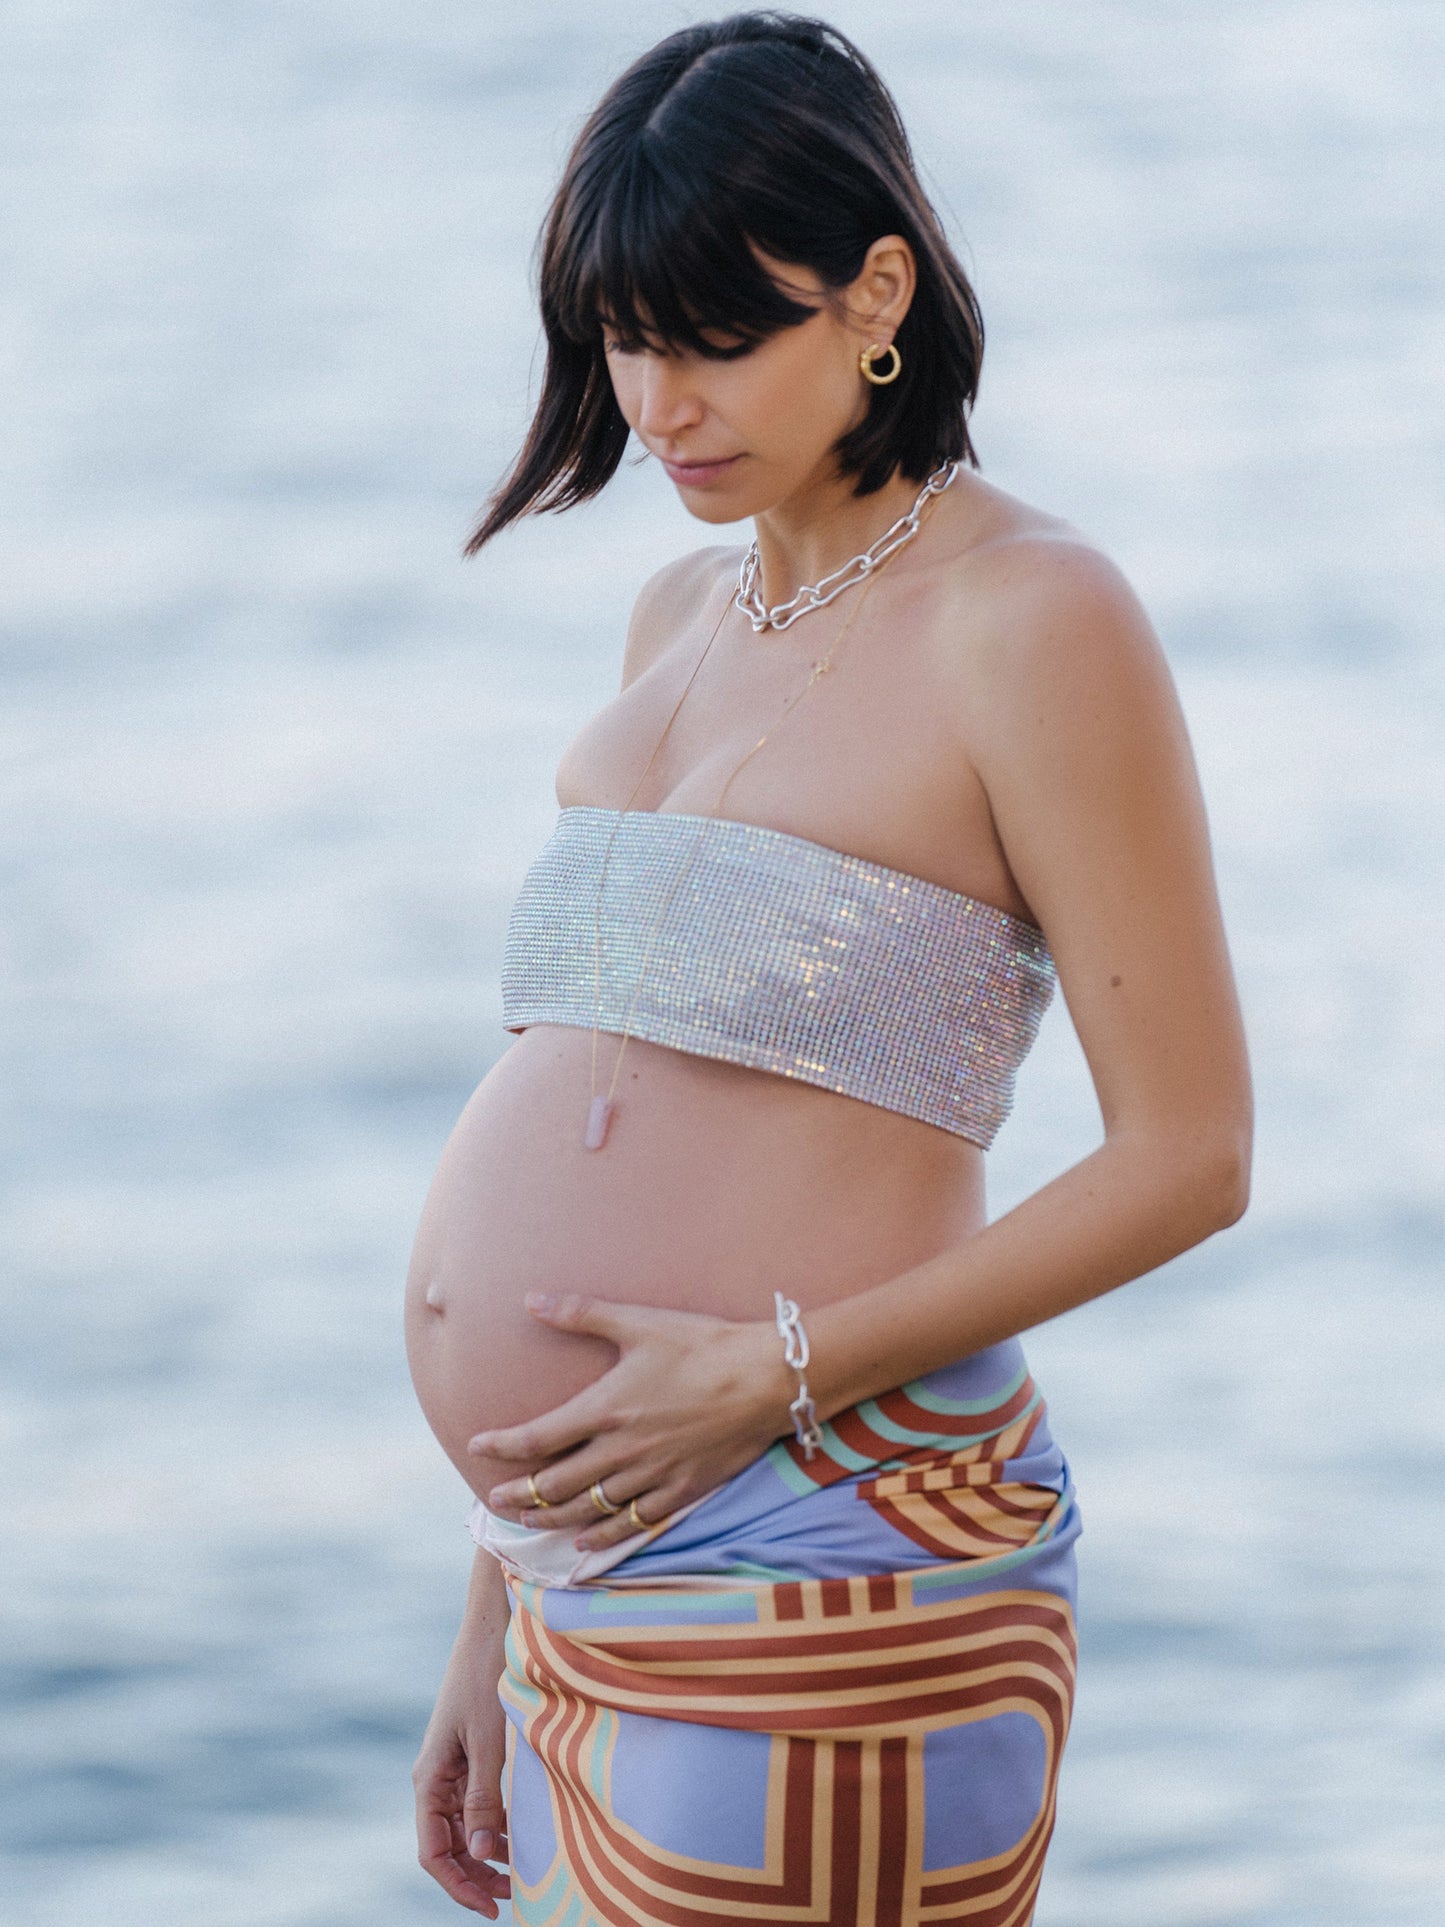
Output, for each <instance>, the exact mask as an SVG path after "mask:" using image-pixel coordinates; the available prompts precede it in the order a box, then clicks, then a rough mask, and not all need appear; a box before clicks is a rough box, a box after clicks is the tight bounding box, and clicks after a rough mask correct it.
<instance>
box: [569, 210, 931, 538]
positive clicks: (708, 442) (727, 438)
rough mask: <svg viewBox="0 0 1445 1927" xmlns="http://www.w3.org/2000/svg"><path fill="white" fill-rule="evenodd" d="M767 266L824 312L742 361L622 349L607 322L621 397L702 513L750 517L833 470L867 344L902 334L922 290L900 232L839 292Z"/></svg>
mask: <svg viewBox="0 0 1445 1927" xmlns="http://www.w3.org/2000/svg"><path fill="white" fill-rule="evenodd" d="M875 257H876V258H875ZM768 265H769V266H770V267H771V268H772V269H773V272H774V273H775V275H776V277H777V279H778V280H779V281H780V282H781V283H783V284H784V286H785V287H786V290H787V292H788V293H789V294H790V295H792V296H793V297H794V298H795V299H797V300H801V301H806V302H809V303H810V304H816V305H815V312H814V313H813V314H812V315H811V316H810V317H809V318H808V320H806V321H804V322H800V323H799V324H798V326H797V327H794V328H784V329H783V330H782V331H781V332H780V333H778V334H776V335H773V336H772V337H771V338H770V339H768V340H767V341H764V342H760V343H759V344H758V346H757V347H756V348H753V349H750V350H749V351H748V353H746V354H744V355H740V356H737V357H736V358H735V359H733V360H729V361H717V360H713V359H712V358H710V357H708V356H706V355H700V354H697V353H695V352H693V351H691V350H687V349H672V348H669V349H651V348H639V349H635V350H633V349H628V350H624V349H622V348H621V347H619V346H618V345H617V343H616V341H615V340H614V339H613V337H612V336H610V335H609V334H607V332H606V330H605V328H604V332H603V339H604V345H605V347H606V351H607V367H608V371H609V373H610V374H611V376H612V386H613V390H614V392H615V394H616V396H617V404H618V407H619V408H620V409H621V410H622V413H623V416H624V417H625V418H626V421H627V423H628V426H629V427H630V428H631V429H632V431H633V433H634V434H635V435H636V436H637V438H638V440H639V441H641V442H642V443H643V445H644V446H645V447H646V448H647V449H648V450H649V451H650V452H651V453H652V454H653V455H655V456H656V457H657V458H658V460H659V461H660V462H661V463H662V465H663V467H664V468H665V469H666V470H667V473H668V476H669V478H670V479H671V481H672V482H673V483H675V485H676V487H677V490H678V493H679V494H680V495H681V497H682V500H683V502H684V504H685V506H686V507H687V509H688V510H689V511H690V512H691V513H692V514H693V515H695V516H696V517H697V518H698V520H699V521H702V522H737V521H741V520H742V519H743V518H744V517H746V516H750V515H758V514H761V513H762V512H763V511H765V510H767V509H770V508H774V507H777V506H778V505H779V504H780V503H783V502H786V501H788V500H789V499H790V498H792V497H793V496H794V495H796V494H797V493H798V492H799V491H800V490H804V489H807V488H809V487H811V486H815V485H816V484H818V483H819V482H825V481H829V480H831V479H832V478H833V476H834V475H835V474H836V463H835V459H834V457H833V454H832V450H833V447H834V445H835V443H837V441H838V440H839V439H840V438H841V437H842V436H843V435H846V434H847V432H848V430H849V429H850V428H853V427H854V426H856V424H857V423H858V422H859V421H861V420H862V418H863V415H864V413H865V411H866V409H867V406H868V397H869V395H870V394H871V392H872V391H871V389H870V388H869V387H868V384H867V383H866V382H865V381H864V379H863V375H862V372H861V370H860V369H859V366H858V357H859V354H860V352H861V351H862V350H863V349H864V348H866V347H868V346H869V344H870V343H872V342H877V343H879V344H880V345H881V344H883V343H886V342H889V341H891V340H892V339H893V335H894V333H895V332H896V330H897V328H898V324H899V322H900V321H901V320H902V319H903V315H904V314H905V313H906V312H907V307H908V301H909V299H910V298H911V296H912V292H913V260H912V255H911V253H910V251H909V249H908V247H907V244H906V243H905V242H903V241H901V240H898V239H897V238H896V237H893V236H889V237H886V238H885V239H884V240H882V241H876V242H874V244H873V246H872V248H870V250H869V253H868V258H867V260H866V261H865V263H864V268H863V272H862V273H861V274H860V275H859V277H858V280H857V281H855V282H854V283H853V284H852V286H851V287H850V288H846V289H844V290H842V292H841V297H840V298H838V299H835V300H833V301H828V300H826V299H825V292H826V291H825V289H824V286H823V283H822V282H821V281H820V280H819V279H818V277H817V276H816V275H815V274H813V273H812V272H811V270H809V269H807V268H802V267H788V266H784V265H783V264H781V263H772V262H770V263H769V264H768Z"/></svg>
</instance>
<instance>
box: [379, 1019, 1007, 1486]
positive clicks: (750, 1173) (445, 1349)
mask: <svg viewBox="0 0 1445 1927" xmlns="http://www.w3.org/2000/svg"><path fill="white" fill-rule="evenodd" d="M615 1048H616V1040H615V1039H612V1038H604V1039H603V1048H602V1063H603V1065H604V1067H605V1071H606V1074H607V1075H609V1076H610V1074H611V1066H612V1060H613V1054H614V1052H615ZM590 1057H591V1037H590V1034H589V1033H587V1032H584V1031H580V1030H569V1029H563V1028H559V1027H553V1026H538V1027H536V1028H534V1029H532V1030H528V1031H526V1032H525V1033H524V1034H523V1035H522V1037H521V1038H519V1040H518V1041H517V1043H516V1044H514V1045H513V1046H512V1048H511V1049H510V1050H508V1051H507V1052H506V1054H505V1055H504V1056H503V1057H502V1059H501V1061H500V1062H499V1063H498V1064H497V1066H496V1067H495V1069H494V1070H493V1071H492V1072H491V1073H490V1075H489V1076H488V1077H487V1078H486V1079H485V1080H484V1081H483V1083H482V1084H481V1085H480V1086H479V1087H478V1089H477V1090H476V1092H475V1093H474V1095H473V1097H472V1099H471V1101H470V1103H469V1104H468V1105H467V1108H466V1110H465V1111H464V1112H463V1113H462V1116H461V1118H460V1120H459V1122H458V1124H457V1127H456V1129H455V1130H454V1131H453V1133H452V1136H451V1138H450V1140H449V1141H448V1144H447V1147H446V1150H445V1152H444V1153H443V1156H442V1160H441V1163H440V1165H439V1167H438V1170H437V1174H436V1177H435V1179H434V1180H433V1183H432V1187H431V1191H430V1193H429V1195H428V1198H427V1202H426V1207H425V1209H424V1211H423V1213H422V1219H421V1224H420V1227H419V1229H418V1233H417V1239H416V1246H415V1250H414V1252H413V1255H412V1262H411V1267H410V1271H409V1274H408V1278H407V1290H406V1314H405V1323H406V1345H407V1357H408V1362H409V1364H410V1367H411V1374H412V1382H413V1384H414V1385H415V1387H416V1392H417V1397H418V1399H419V1400H420V1402H421V1406H422V1410H423V1412H424V1413H425V1414H426V1417H427V1421H428V1423H429V1424H430V1425H431V1427H432V1430H433V1431H434V1432H435V1433H436V1435H437V1438H438V1440H439V1441H440V1443H441V1445H442V1447H443V1449H444V1450H445V1451H446V1453H447V1455H448V1456H449V1457H450V1458H451V1460H452V1462H453V1464H454V1465H455V1466H456V1467H457V1469H458V1471H460V1472H461V1474H462V1476H463V1478H465V1479H466V1481H467V1483H468V1484H469V1485H470V1486H471V1487H472V1489H473V1490H474V1491H475V1492H477V1493H479V1494H481V1495H482V1496H483V1497H485V1495H486V1493H487V1492H488V1491H489V1490H490V1488H491V1487H492V1485H494V1484H496V1483H497V1482H498V1481H499V1480H500V1479H502V1478H506V1477H510V1476H515V1475H516V1474H517V1472H518V1471H519V1470H524V1471H525V1470H528V1469H532V1468H529V1467H518V1466H517V1465H516V1464H509V1463H503V1462H500V1461H492V1462H488V1461H485V1460H480V1459H475V1458H469V1457H468V1456H467V1453H466V1449H465V1448H466V1442H467V1440H468V1439H469V1438H470V1437H471V1436H472V1435H473V1433H475V1432H478V1431H481V1430H484V1429H487V1428H490V1427H497V1426H504V1425H514V1424H518V1423H520V1422H522V1421H523V1420H525V1419H528V1418H532V1417H535V1416H537V1415H539V1414H540V1413H542V1412H545V1411H549V1410H550V1409H551V1408H552V1407H553V1406H555V1405H557V1404H559V1403H561V1402H562V1400H564V1399H566V1398H569V1397H571V1396H572V1395H573V1394H574V1393H575V1392H577V1391H580V1390H581V1389H582V1388H583V1387H584V1386H585V1385H587V1384H589V1383H590V1382H591V1381H592V1380H593V1379H594V1378H596V1377H597V1376H598V1375H599V1374H600V1373H601V1372H603V1371H605V1370H606V1368H607V1367H608V1365H610V1364H611V1363H612V1360H613V1358H614V1356H615V1354H614V1352H613V1350H612V1347H611V1346H610V1345H608V1344H607V1343H605V1342H604V1341H603V1340H601V1339H596V1338H588V1337H582V1336H579V1335H575V1334H569V1333H564V1332H556V1331H552V1330H549V1329H548V1328H547V1327H546V1326H544V1325H541V1324H539V1323H538V1322H537V1321H536V1320H535V1319H533V1318H532V1317H531V1316H530V1315H529V1314H528V1312H527V1310H526V1307H525V1304H524V1299H525V1297H526V1294H527V1293H528V1292H532V1291H546V1292H552V1293H564V1292H580V1293H584V1294H586V1295H588V1296H591V1297H598V1298H606V1299H610V1300H613V1301H616V1302H626V1303H631V1304H645V1305H656V1306H665V1307H669V1308H673V1309H678V1310H684V1311H699V1312H708V1313H711V1314H713V1315H715V1316H718V1317H723V1318H730V1319H768V1320H771V1318H772V1315H773V1297H772V1294H773V1292H774V1290H775V1289H777V1290H785V1291H787V1292H788V1293H789V1295H790V1296H792V1297H794V1298H796V1299H797V1300H798V1301H799V1303H800V1304H801V1305H802V1306H803V1308H804V1310H805V1311H806V1310H807V1309H809V1308H810V1307H813V1306H817V1305H822V1304H826V1303H829V1302H831V1301H833V1300H835V1299H838V1298H843V1297H847V1296H849V1295H850V1294H851V1293H853V1292H856V1291H861V1290H863V1289H865V1288H866V1287H867V1286H869V1285H873V1284H877V1283H879V1282H881V1281H882V1280H883V1279H886V1278H889V1277H892V1276H894V1275H895V1274H896V1273H898V1272H900V1271H903V1270H906V1269H907V1268H908V1266H910V1265H913V1264H917V1263H920V1262H922V1260H923V1259H925V1258H927V1257H929V1256H931V1255H932V1254H933V1253H935V1252H936V1251H938V1250H940V1249H942V1248H943V1246H944V1245H945V1244H947V1243H949V1242H950V1241H952V1240H955V1239H957V1238H960V1237H966V1236H967V1235H969V1233H970V1232H971V1231H972V1230H973V1229H975V1228H976V1227H977V1225H978V1224H980V1223H981V1222H982V1219H983V1209H984V1206H983V1158H982V1154H981V1153H980V1152H979V1151H978V1149H977V1148H976V1147H975V1146H973V1145H971V1144H969V1143H968V1142H967V1141H966V1140H964V1139H962V1138H958V1137H954V1136H952V1135H950V1134H949V1133H947V1132H944V1131H940V1130H937V1129H935V1128H934V1127H932V1126H929V1125H925V1124H920V1123H918V1122H916V1121H915V1120H913V1119H909V1118H902V1117H897V1116H895V1115H894V1114H893V1113H891V1112H887V1111H882V1110H879V1109H878V1108H877V1107H875V1106H871V1105H866V1104H861V1103H859V1102H857V1101H856V1100H854V1099H851V1098H845V1097H838V1096H836V1095H834V1094H833V1093H831V1092H827V1091H820V1090H817V1089H815V1088H813V1087H811V1086H807V1085H802V1084H797V1083H794V1082H792V1081H791V1080H789V1079H786V1078H780V1077H775V1076H771V1075H769V1074H767V1073H765V1072H758V1071H748V1070H741V1069H739V1068H738V1067H737V1066H734V1065H727V1064H716V1063H712V1062H710V1061H709V1060H707V1059H705V1058H697V1057H688V1056H684V1055H682V1054H681V1053H678V1052H675V1051H669V1050H666V1049H663V1048H661V1047H658V1046H654V1045H649V1044H644V1043H640V1042H638V1041H636V1040H634V1041H633V1042H632V1043H630V1044H629V1045H628V1049H627V1056H626V1060H625V1064H624V1071H623V1077H622V1081H621V1083H620V1085H619V1090H618V1105H617V1111H616V1114H615V1116H614V1119H613V1122H612V1127H611V1130H610V1132H609V1134H608V1139H607V1144H606V1147H605V1148H604V1149H603V1150H602V1151H600V1152H593V1151H588V1150H585V1149H584V1148H583V1144H582V1133H583V1128H584V1125H585V1123H586V1116H587V1104H588V1094H589V1088H590Z"/></svg>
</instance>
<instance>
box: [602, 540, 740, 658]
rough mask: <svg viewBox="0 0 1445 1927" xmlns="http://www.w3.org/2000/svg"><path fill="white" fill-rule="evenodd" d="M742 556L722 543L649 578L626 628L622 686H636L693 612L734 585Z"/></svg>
mask: <svg viewBox="0 0 1445 1927" xmlns="http://www.w3.org/2000/svg"><path fill="white" fill-rule="evenodd" d="M742 556H743V551H742V550H741V549H740V548H737V547H730V546H728V545H727V544H724V543H716V544H714V545H712V546H711V547H709V548H705V549H693V550H692V551H691V552H690V553H689V554H687V555H680V556H678V557H677V559H676V560H675V561H673V562H668V563H666V564H665V565H664V566H663V567H662V568H660V569H659V570H658V571H657V573H656V574H655V575H652V576H649V577H648V579H647V581H646V582H644V583H643V585H642V587H641V589H639V590H638V592H637V599H636V601H635V602H634V603H633V605H632V617H631V620H630V621H629V623H628V625H627V648H626V651H625V653H624V656H623V662H622V686H623V688H624V689H625V688H626V687H627V685H628V684H629V683H631V682H635V681H636V680H637V678H638V677H639V676H640V675H641V674H642V673H643V671H644V670H646V669H650V668H651V667H652V665H653V663H654V662H656V661H657V660H658V659H659V657H661V656H663V655H664V654H666V652H667V650H668V648H669V647H670V646H671V645H672V644H673V643H674V642H676V641H677V640H678V638H679V636H681V635H682V634H684V633H685V632H686V630H687V628H688V626H689V624H690V623H691V622H692V620H693V619H694V618H695V617H696V615H697V613H698V611H699V610H700V609H702V608H704V607H705V606H710V605H711V603H712V602H713V601H714V599H715V598H717V597H719V596H720V595H721V593H722V585H723V583H724V582H728V583H731V582H734V581H736V579H737V572H738V567H739V565H740V563H741V561H742Z"/></svg>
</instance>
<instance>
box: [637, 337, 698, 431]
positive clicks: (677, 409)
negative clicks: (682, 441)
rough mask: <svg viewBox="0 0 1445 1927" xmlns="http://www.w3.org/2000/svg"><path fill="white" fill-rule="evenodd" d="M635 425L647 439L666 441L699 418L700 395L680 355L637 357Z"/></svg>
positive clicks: (690, 426) (646, 355) (693, 424)
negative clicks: (638, 366)
mask: <svg viewBox="0 0 1445 1927" xmlns="http://www.w3.org/2000/svg"><path fill="white" fill-rule="evenodd" d="M640 359H641V362H642V368H641V370H640V384H641V392H640V395H639V400H638V410H637V429H638V433H639V434H641V435H642V436H643V437H644V438H645V439H646V440H649V441H661V442H665V441H668V440H669V439H670V438H671V437H673V436H674V435H677V434H680V433H681V432H682V431H683V430H684V429H687V428H692V427H695V426H696V424H697V423H698V422H699V421H701V419H702V399H701V397H700V396H699V395H698V393H697V391H696V389H695V388H694V386H693V384H692V382H691V380H690V378H689V374H688V369H687V366H686V362H685V360H684V358H683V357H682V356H681V355H651V354H644V355H642V356H641V357H640Z"/></svg>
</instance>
